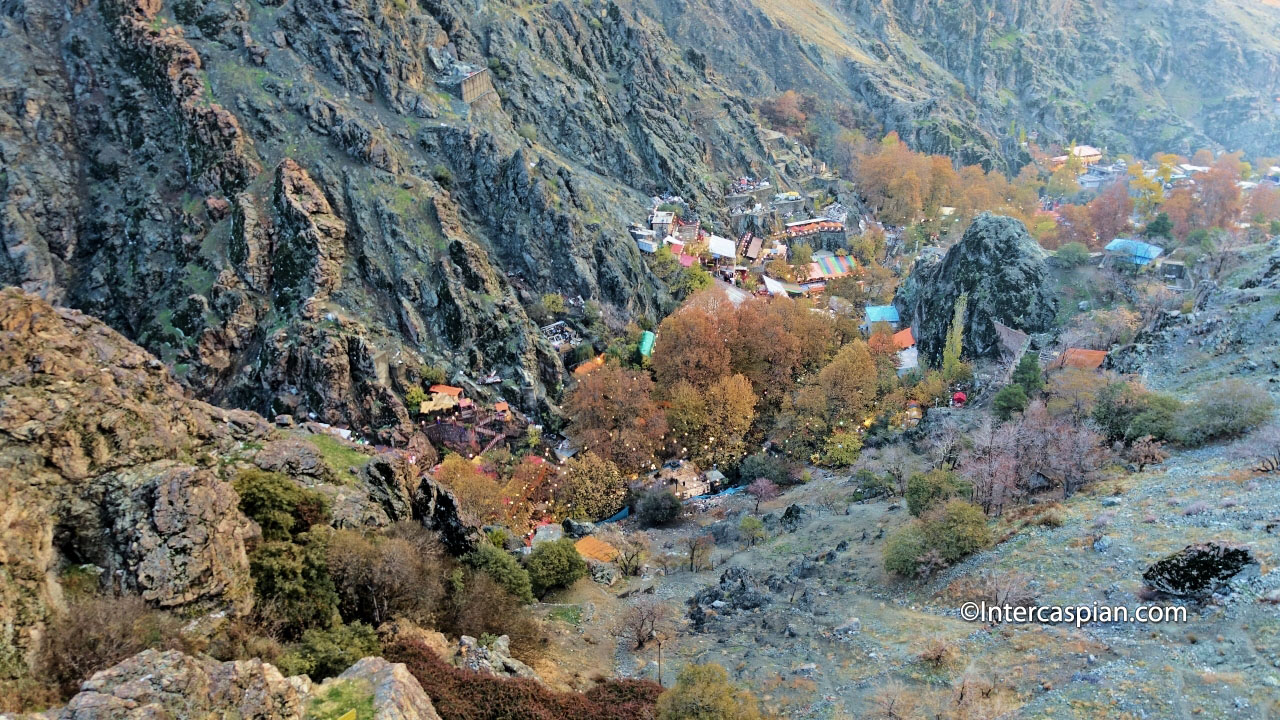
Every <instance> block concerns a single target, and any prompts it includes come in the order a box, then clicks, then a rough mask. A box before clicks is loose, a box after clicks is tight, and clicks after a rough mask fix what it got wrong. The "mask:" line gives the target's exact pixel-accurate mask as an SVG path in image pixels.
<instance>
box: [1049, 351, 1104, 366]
mask: <svg viewBox="0 0 1280 720" xmlns="http://www.w3.org/2000/svg"><path fill="white" fill-rule="evenodd" d="M1106 359H1107V351H1106V350H1086V349H1084V348H1067V349H1066V350H1063V351H1062V354H1061V355H1059V356H1058V357H1056V358H1054V360H1053V362H1051V363H1049V367H1048V368H1047V369H1048V370H1061V369H1063V368H1075V369H1077V370H1097V369H1098V368H1100V367H1102V363H1103V362H1104V361H1105V360H1106Z"/></svg>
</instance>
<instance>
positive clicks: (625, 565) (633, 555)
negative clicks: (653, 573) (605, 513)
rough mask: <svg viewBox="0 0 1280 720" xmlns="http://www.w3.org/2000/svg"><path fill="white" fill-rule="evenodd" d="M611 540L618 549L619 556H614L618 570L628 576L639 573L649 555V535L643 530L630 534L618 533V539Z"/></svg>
mask: <svg viewBox="0 0 1280 720" xmlns="http://www.w3.org/2000/svg"><path fill="white" fill-rule="evenodd" d="M609 542H611V543H612V544H613V546H614V547H616V548H617V549H618V556H617V557H616V558H614V563H616V564H617V566H618V571H619V572H621V573H622V574H623V575H625V576H627V577H634V576H636V575H639V574H640V571H641V570H642V569H644V561H645V559H646V558H647V557H648V555H649V536H648V535H645V534H644V533H643V532H636V533H631V534H630V535H623V534H622V533H618V537H617V539H611V540H610V541H609Z"/></svg>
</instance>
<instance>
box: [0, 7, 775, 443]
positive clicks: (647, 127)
mask: <svg viewBox="0 0 1280 720" xmlns="http://www.w3.org/2000/svg"><path fill="white" fill-rule="evenodd" d="M0 20H2V21H3V23H4V32H3V33H0V42H3V43H4V51H5V52H4V55H5V60H4V61H3V63H4V64H3V65H0V73H2V74H0V80H2V82H0V88H4V96H3V99H4V102H3V108H2V109H0V110H2V113H3V114H0V153H3V157H4V159H5V161H6V162H5V164H6V170H5V172H4V173H3V175H0V218H3V220H2V221H0V233H2V238H3V246H4V249H5V252H4V253H3V256H2V261H0V282H4V283H8V284H16V285H20V286H22V287H24V288H26V289H29V290H31V291H34V292H38V293H40V294H42V295H43V296H45V297H47V298H49V299H52V300H55V301H59V302H65V303H67V304H70V305H73V306H75V307H79V308H81V309H84V310H85V311H87V312H89V313H91V314H93V315H95V316H98V317H101V318H103V319H105V320H106V321H107V322H109V323H110V324H111V325H112V326H113V327H115V328H117V329H119V330H120V331H121V332H123V333H125V334H126V335H127V336H129V337H131V338H134V339H136V340H138V341H139V342H140V343H142V344H143V345H144V346H145V347H146V348H148V349H149V350H151V351H153V352H155V353H156V354H157V355H159V356H160V357H161V358H162V359H163V360H164V361H165V363H166V364H168V365H169V366H170V367H171V368H172V369H173V370H174V372H175V374H176V375H177V376H178V377H179V378H180V380H181V381H182V382H185V383H186V384H188V385H190V386H191V387H192V388H193V389H194V390H195V391H196V392H197V393H198V394H200V395H201V396H202V397H204V398H206V399H209V400H211V401H214V402H218V403H224V404H233V405H237V406H241V407H245V408H250V409H253V410H257V411H259V412H263V413H273V414H274V413H281V412H285V413H293V414H297V415H303V416H305V415H314V416H315V417H317V418H318V419H321V420H324V421H327V422H331V423H342V424H350V425H352V426H353V427H355V428H356V429H358V430H364V431H368V432H369V433H371V434H376V435H378V436H380V437H382V438H384V439H398V440H403V439H405V438H406V437H407V436H408V434H409V433H410V432H411V426H410V424H409V423H408V414H407V411H406V408H405V407H404V405H403V403H402V401H401V399H400V397H401V393H402V392H403V391H404V390H405V389H406V388H407V387H408V385H409V384H410V383H412V382H415V381H416V380H417V379H418V378H419V376H420V374H421V372H422V371H423V368H424V367H426V366H428V365H440V366H445V367H447V368H448V369H449V370H450V375H451V378H450V379H451V380H452V381H454V382H460V383H464V384H465V383H468V381H471V380H474V379H475V378H476V377H477V376H479V375H487V374H489V373H491V372H494V373H497V374H498V375H499V376H500V377H501V378H502V379H503V383H502V385H501V386H500V387H499V388H497V389H495V390H484V389H481V388H476V391H477V392H492V393H493V394H494V395H497V394H501V395H503V396H504V397H505V398H506V399H508V400H510V401H514V402H517V403H518V404H520V405H522V406H524V407H525V408H526V409H528V410H538V409H545V408H546V407H548V406H549V405H554V403H555V401H556V398H555V395H554V393H555V389H556V387H557V386H558V384H559V382H560V379H561V376H562V373H563V367H562V365H561V363H560V361H559V359H558V357H557V356H556V354H555V353H554V352H553V351H552V350H551V349H550V347H549V346H548V345H547V344H546V343H545V342H544V341H543V340H542V339H541V338H540V336H539V334H538V332H537V328H536V326H535V324H534V323H533V322H532V321H531V320H530V319H529V318H528V316H527V315H526V314H525V311H524V309H523V308H524V306H525V305H526V304H528V303H529V302H531V301H532V300H533V299H535V298H537V297H538V296H539V295H540V294H541V293H544V292H548V291H556V292H562V293H564V294H566V295H568V296H570V297H575V296H578V295H581V296H582V297H583V298H585V299H588V300H597V301H599V302H600V303H601V304H602V306H603V307H604V309H605V311H606V312H605V316H606V318H607V319H610V320H611V321H614V322H623V321H625V319H627V318H629V317H635V316H640V315H649V316H654V315H656V313H657V312H658V311H659V309H660V308H661V307H662V306H663V304H664V303H666V302H667V301H668V300H669V294H668V292H667V290H666V288H665V287H664V286H663V285H662V284H661V283H660V282H659V281H658V280H656V279H655V278H654V277H653V276H652V275H651V274H650V273H649V271H648V270H647V268H646V267H645V265H644V263H643V261H642V259H641V256H640V254H639V252H638V251H637V250H636V248H635V247H634V244H633V243H632V242H631V241H630V240H629V238H628V237H627V235H626V232H625V228H626V224H627V223H629V222H632V221H635V220H636V219H638V218H641V217H642V216H643V212H644V202H645V198H647V197H648V196H649V195H651V194H654V193H656V192H660V191H667V190H672V189H675V190H677V191H679V192H682V193H684V194H686V195H691V196H693V197H694V198H697V199H706V198H707V197H708V196H709V195H714V194H716V193H717V192H719V190H718V185H719V183H718V182H716V183H713V182H712V178H713V175H714V174H715V173H716V172H720V171H723V172H726V173H728V172H739V171H742V170H744V169H749V168H751V167H753V166H754V167H762V165H761V163H762V160H761V158H762V157H763V148H762V146H761V145H760V144H759V142H758V140H756V133H755V131H754V130H755V125H754V124H753V123H752V122H751V121H750V120H749V118H748V113H747V105H746V103H744V102H743V101H742V100H740V99H737V98H736V97H735V96H731V95H729V94H726V93H724V92H723V91H720V90H718V89H716V88H715V87H713V86H712V85H711V84H709V83H708V82H707V80H706V79H705V78H704V77H702V76H701V74H700V72H699V71H698V70H697V69H696V68H695V67H694V66H693V65H691V64H689V63H687V62H686V61H685V60H684V59H683V58H682V56H681V53H680V52H679V51H678V50H677V49H676V48H675V47H674V46H672V45H671V44H670V42H669V41H667V40H666V39H665V38H664V37H662V36H661V35H660V34H657V33H655V32H653V31H652V30H651V29H648V28H645V27H642V25H641V24H640V23H638V22H636V21H635V20H633V19H632V18H630V17H628V16H627V15H625V14H624V13H623V12H622V11H621V9H619V8H618V7H617V6H615V5H609V4H599V5H594V6H590V7H586V6H577V5H572V4H567V3H557V4H552V5H546V6H540V7H538V8H526V7H524V6H523V5H520V4H506V3H470V2H466V1H465V0H451V1H445V2H423V3H420V4H419V3H403V2H396V1H393V0H372V1H362V0H343V1H342V2H338V3H319V2H314V1H313V0H288V1H287V2H279V1H275V2H262V3H258V2H253V3H248V4H245V3H232V2H226V1H221V0H177V1H176V2H168V3H165V2H158V1H154V0H102V1H101V2H91V3H76V4H68V3H66V2H62V1H60V0H34V1H33V2H29V3H25V4H11V5H6V6H5V7H4V10H3V13H2V14H0ZM455 59H456V60H460V61H462V62H465V63H470V64H471V65H472V66H473V67H478V68H484V69H486V71H488V72H490V74H491V76H492V78H493V83H494V85H496V91H495V92H491V93H488V94H486V95H484V96H482V97H480V98H477V99H472V102H470V103H466V102H462V101H461V100H460V99H459V98H458V97H457V93H456V92H455V91H454V90H453V89H452V87H453V86H450V85H446V84H445V83H444V82H438V81H442V79H443V78H445V77H446V75H447V74H448V73H449V72H452V70H451V68H452V66H453V65H454V63H455ZM488 69H491V70H488ZM469 99H470V98H469ZM548 389H550V390H551V391H552V395H551V397H548Z"/></svg>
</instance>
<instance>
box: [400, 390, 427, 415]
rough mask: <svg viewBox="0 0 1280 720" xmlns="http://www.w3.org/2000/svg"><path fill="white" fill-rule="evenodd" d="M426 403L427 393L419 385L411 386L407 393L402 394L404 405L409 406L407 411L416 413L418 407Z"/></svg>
mask: <svg viewBox="0 0 1280 720" xmlns="http://www.w3.org/2000/svg"><path fill="white" fill-rule="evenodd" d="M426 401H427V391H426V390H423V389H422V386H421V385H413V386H412V387H410V388H409V391H408V392H406V393H405V394H404V404H405V405H408V406H409V410H411V411H413V412H417V411H418V406H420V405H422V403H424V402H426Z"/></svg>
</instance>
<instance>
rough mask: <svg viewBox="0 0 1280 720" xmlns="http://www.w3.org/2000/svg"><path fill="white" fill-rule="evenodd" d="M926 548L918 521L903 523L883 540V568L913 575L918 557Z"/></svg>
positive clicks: (917, 564) (917, 563) (918, 565)
mask: <svg viewBox="0 0 1280 720" xmlns="http://www.w3.org/2000/svg"><path fill="white" fill-rule="evenodd" d="M927 550H928V544H927V543H926V542H925V538H924V530H923V529H922V528H921V527H920V523H919V522H911V523H909V524H907V525H903V526H902V527H900V528H898V529H897V530H894V531H893V532H892V533H890V534H889V537H888V538H887V539H886V540H885V542H884V569H885V570H888V571H889V572H891V573H896V574H898V575H902V576H904V577H915V575H916V572H917V571H918V570H919V567H920V558H921V557H922V556H923V555H924V554H925V552H926V551H927Z"/></svg>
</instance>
